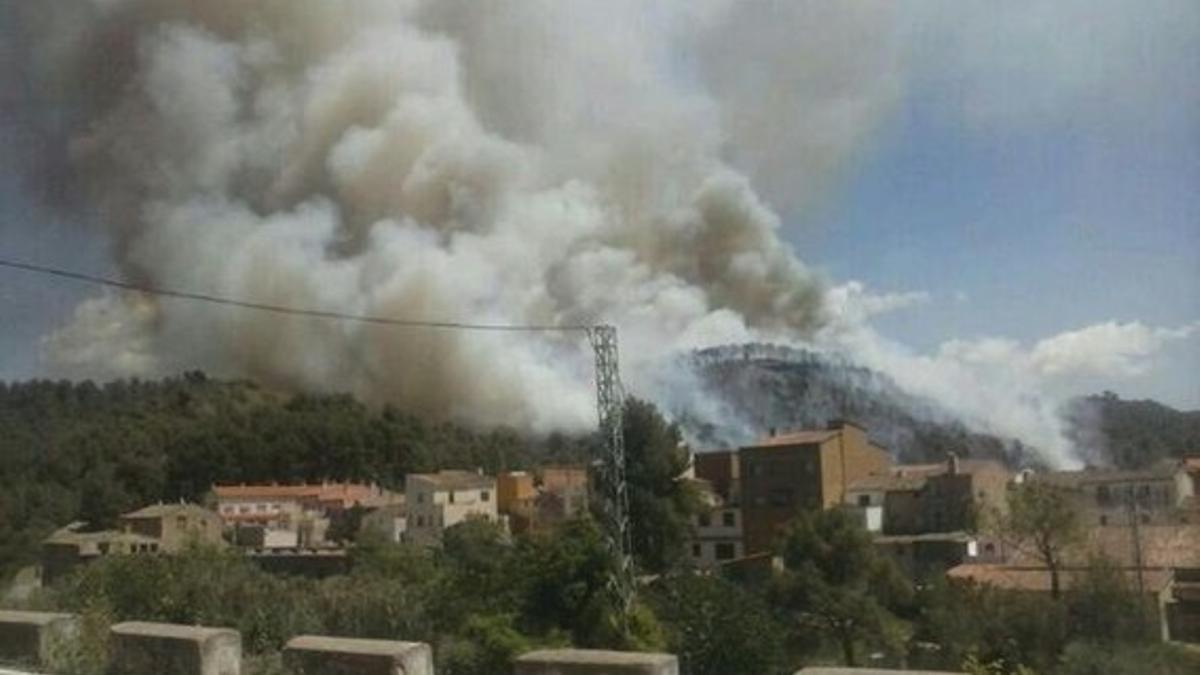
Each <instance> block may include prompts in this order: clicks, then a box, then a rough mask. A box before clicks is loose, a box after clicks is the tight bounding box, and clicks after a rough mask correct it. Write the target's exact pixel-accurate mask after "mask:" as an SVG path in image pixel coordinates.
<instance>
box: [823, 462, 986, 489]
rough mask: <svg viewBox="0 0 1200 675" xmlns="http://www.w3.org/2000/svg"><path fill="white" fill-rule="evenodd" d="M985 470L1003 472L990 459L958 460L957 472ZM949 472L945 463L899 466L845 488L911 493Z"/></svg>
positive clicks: (965, 472) (851, 483)
mask: <svg viewBox="0 0 1200 675" xmlns="http://www.w3.org/2000/svg"><path fill="white" fill-rule="evenodd" d="M985 469H1000V470H1002V471H1003V470H1004V466H1003V465H1001V464H1000V463H999V462H997V461H995V460H990V459H960V460H959V461H958V472H959V473H960V474H974V473H978V472H980V471H983V470H985ZM949 470H950V468H949V466H948V464H947V463H946V462H939V463H937V464H900V465H897V466H893V467H890V468H888V469H886V470H884V471H880V472H877V473H873V474H870V475H868V476H863V477H862V478H859V479H857V480H854V481H851V482H850V484H849V485H847V486H846V490H847V491H850V492H855V491H857V492H864V491H865V492H893V491H894V492H913V491H916V490H920V489H921V488H923V487H925V481H926V479H928V478H930V477H932V476H940V475H943V474H945V473H948V472H949Z"/></svg>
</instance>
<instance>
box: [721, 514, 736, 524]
mask: <svg viewBox="0 0 1200 675" xmlns="http://www.w3.org/2000/svg"><path fill="white" fill-rule="evenodd" d="M721 524H722V525H724V526H725V527H737V514H736V513H734V512H733V511H726V512H725V513H722V514H721Z"/></svg>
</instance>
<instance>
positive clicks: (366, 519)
mask: <svg viewBox="0 0 1200 675" xmlns="http://www.w3.org/2000/svg"><path fill="white" fill-rule="evenodd" d="M407 529H408V506H407V504H406V503H405V502H404V500H403V499H401V500H399V501H396V502H394V503H392V504H388V505H386V506H381V507H379V508H377V509H374V510H372V511H371V512H370V513H368V514H366V515H364V516H363V517H362V523H361V525H360V532H363V533H369V535H368V536H375V537H379V538H381V539H382V540H384V541H388V542H391V543H393V544H398V543H400V542H402V541H404V533H405V531H407Z"/></svg>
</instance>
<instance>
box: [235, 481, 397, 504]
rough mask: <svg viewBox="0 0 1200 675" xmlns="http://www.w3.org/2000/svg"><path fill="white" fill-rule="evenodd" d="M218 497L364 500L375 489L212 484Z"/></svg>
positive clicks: (350, 485) (332, 485)
mask: <svg viewBox="0 0 1200 675" xmlns="http://www.w3.org/2000/svg"><path fill="white" fill-rule="evenodd" d="M212 489H213V493H214V494H216V495H217V498H218V499H284V500H287V499H315V500H317V501H334V500H341V501H364V500H367V499H370V498H372V497H374V496H375V495H376V493H377V489H376V488H375V487H373V486H371V485H363V484H362V483H320V484H313V485H307V484H305V485H214V486H213V488H212Z"/></svg>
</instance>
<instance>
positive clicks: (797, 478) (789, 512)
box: [697, 420, 891, 554]
mask: <svg viewBox="0 0 1200 675" xmlns="http://www.w3.org/2000/svg"><path fill="white" fill-rule="evenodd" d="M890 465H891V458H890V457H889V456H888V453H887V451H885V450H884V449H883V448H880V447H878V446H876V445H874V444H872V443H871V442H870V440H869V439H868V438H867V432H866V430H864V429H863V428H862V427H860V426H858V425H856V424H854V423H852V422H847V421H842V420H839V421H835V422H833V423H832V424H830V425H829V428H827V429H823V430H812V431H797V432H792V433H786V434H772V435H770V436H769V437H767V438H765V439H763V440H761V441H759V442H758V443H756V444H754V445H751V446H747V447H743V448H741V449H740V450H739V451H738V478H739V479H740V480H739V484H740V488H741V506H742V513H743V515H744V522H743V528H742V529H743V532H744V537H745V550H746V553H748V554H752V553H758V552H762V551H769V550H771V546H772V543H773V542H774V540H775V537H776V536H777V535H778V533H779V531H780V529H781V528H783V527H784V526H785V525H786V524H787V523H788V522H790V521H791V520H792V519H793V518H795V516H796V513H797V512H799V511H800V510H801V509H809V510H819V509H827V508H832V507H834V506H839V505H841V504H843V503H844V500H845V496H846V489H847V488H848V487H849V486H850V485H851V484H852V483H854V481H856V480H858V479H860V478H863V477H865V476H869V475H871V474H875V473H880V472H882V471H884V470H885V469H887V467H889V466H890ZM697 475H698V476H699V477H701V478H707V476H704V475H700V473H699V472H698V473H697Z"/></svg>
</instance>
